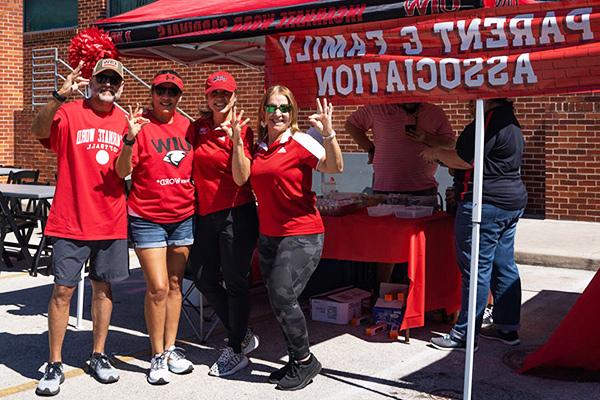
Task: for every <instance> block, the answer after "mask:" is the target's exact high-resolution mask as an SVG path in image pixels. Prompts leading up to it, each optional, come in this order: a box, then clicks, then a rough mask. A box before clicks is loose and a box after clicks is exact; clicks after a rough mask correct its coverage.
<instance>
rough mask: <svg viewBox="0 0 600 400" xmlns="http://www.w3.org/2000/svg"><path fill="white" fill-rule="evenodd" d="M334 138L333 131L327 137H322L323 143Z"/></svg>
mask: <svg viewBox="0 0 600 400" xmlns="http://www.w3.org/2000/svg"><path fill="white" fill-rule="evenodd" d="M334 137H335V131H331V134H330V135H329V136H323V141H326V140H332V139H333V138H334Z"/></svg>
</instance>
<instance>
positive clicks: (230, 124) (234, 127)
mask: <svg viewBox="0 0 600 400" xmlns="http://www.w3.org/2000/svg"><path fill="white" fill-rule="evenodd" d="M232 97H233V96H232ZM243 115H244V110H240V113H239V114H238V113H237V107H236V106H235V105H234V106H233V114H232V119H231V120H228V121H225V122H223V123H222V124H221V125H220V128H221V129H222V130H224V131H225V132H226V133H227V136H229V139H231V141H232V142H233V143H234V144H243V141H242V135H241V133H242V128H243V127H244V126H246V125H248V122H250V118H246V119H245V120H243V121H242V117H243Z"/></svg>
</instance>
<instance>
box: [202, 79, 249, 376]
mask: <svg viewBox="0 0 600 400" xmlns="http://www.w3.org/2000/svg"><path fill="white" fill-rule="evenodd" d="M236 89H237V85H236V82H235V80H234V79H233V76H231V74H229V73H228V72H226V71H217V72H215V73H213V74H211V75H210V76H209V77H208V78H207V79H206V82H205V94H206V103H207V105H208V111H207V112H205V113H204V114H205V115H204V116H203V117H202V118H200V119H198V120H197V121H196V122H194V138H193V146H194V172H193V177H194V184H195V186H196V193H197V198H198V215H197V219H196V221H197V223H196V231H195V242H194V247H193V249H192V258H191V261H190V264H191V265H192V267H195V268H197V269H200V267H201V269H200V270H199V271H198V270H196V271H195V273H194V275H195V284H196V286H197V287H198V288H199V289H200V291H201V292H202V293H203V294H204V295H205V296H206V298H207V299H208V301H209V302H210V304H211V305H212V306H213V308H214V309H215V311H216V313H217V315H218V317H219V319H220V320H221V322H222V323H223V325H224V326H225V327H226V328H227V332H228V343H227V346H226V347H225V349H224V350H223V352H222V353H221V355H220V357H219V358H218V359H217V361H216V362H215V363H214V364H213V365H212V366H211V368H210V370H209V375H212V376H227V375H231V374H233V373H235V372H237V371H239V370H240V369H242V368H244V367H246V365H248V358H247V357H246V354H248V353H249V352H251V351H252V350H254V349H256V347H257V346H258V336H256V335H254V333H253V332H252V330H251V329H248V319H249V316H250V294H249V287H248V276H249V274H250V262H251V259H252V252H253V251H254V248H255V247H256V239H257V236H258V221H257V216H256V204H255V200H254V194H253V193H252V189H251V188H250V183H249V182H248V176H249V175H250V160H251V158H252V155H251V148H252V145H253V142H254V139H253V133H252V130H251V129H250V128H249V127H248V126H246V123H247V121H245V122H244V123H237V124H236V126H237V129H236V133H237V136H232V131H231V123H232V114H233V107H234V104H235V101H236V93H235V92H236ZM228 133H229V135H228ZM234 166H235V168H233V167H234ZM234 170H235V172H234ZM221 281H223V282H224V283H225V287H223V285H222V283H221Z"/></svg>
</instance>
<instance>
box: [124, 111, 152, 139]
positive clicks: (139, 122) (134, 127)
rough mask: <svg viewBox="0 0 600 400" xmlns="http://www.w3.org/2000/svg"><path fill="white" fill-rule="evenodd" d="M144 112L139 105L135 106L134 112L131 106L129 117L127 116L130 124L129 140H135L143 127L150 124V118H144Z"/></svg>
mask: <svg viewBox="0 0 600 400" xmlns="http://www.w3.org/2000/svg"><path fill="white" fill-rule="evenodd" d="M142 111H143V109H142V108H141V107H140V105H139V104H136V105H135V111H132V110H131V106H129V115H128V116H127V123H128V124H129V132H127V139H128V140H135V138H136V136H137V135H138V133H140V131H141V130H142V127H143V126H144V125H146V124H147V123H149V122H150V120H149V119H148V118H145V117H142Z"/></svg>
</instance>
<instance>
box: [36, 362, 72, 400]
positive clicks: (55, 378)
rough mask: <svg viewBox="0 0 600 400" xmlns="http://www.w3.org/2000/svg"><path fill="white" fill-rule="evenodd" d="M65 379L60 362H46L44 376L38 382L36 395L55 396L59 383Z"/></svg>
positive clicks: (58, 389)
mask: <svg viewBox="0 0 600 400" xmlns="http://www.w3.org/2000/svg"><path fill="white" fill-rule="evenodd" d="M64 381H65V374H64V373H63V366H62V363H60V362H52V363H51V362H49V363H48V364H46V370H45V371H44V376H42V379H40V381H39V382H38V385H37V388H36V389H35V394H37V395H38V396H55V395H57V394H58V392H60V384H61V383H63V382H64Z"/></svg>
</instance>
